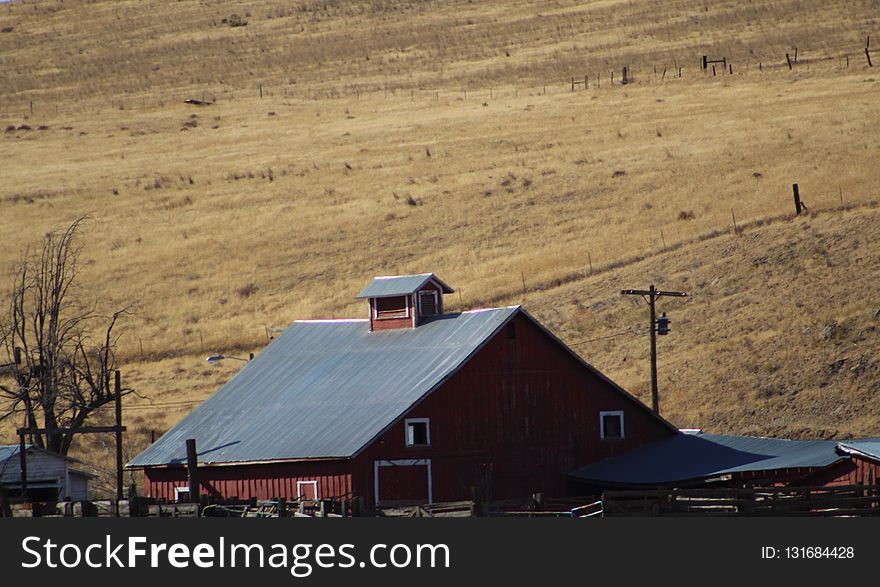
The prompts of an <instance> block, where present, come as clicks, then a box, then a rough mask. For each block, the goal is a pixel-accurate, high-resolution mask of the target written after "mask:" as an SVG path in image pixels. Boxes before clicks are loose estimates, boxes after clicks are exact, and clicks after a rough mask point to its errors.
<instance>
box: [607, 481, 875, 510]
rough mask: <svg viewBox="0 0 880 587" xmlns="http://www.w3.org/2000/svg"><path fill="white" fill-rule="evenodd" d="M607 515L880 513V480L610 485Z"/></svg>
mask: <svg viewBox="0 0 880 587" xmlns="http://www.w3.org/2000/svg"><path fill="white" fill-rule="evenodd" d="M602 506H603V511H604V515H605V516H609V517H611V516H704V517H706V516H780V517H785V516H813V517H835V516H880V485H847V486H839V487H753V488H744V489H738V488H718V489H659V490H639V491H606V492H605V493H604V494H603V495H602Z"/></svg>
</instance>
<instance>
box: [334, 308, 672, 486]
mask: <svg viewBox="0 0 880 587" xmlns="http://www.w3.org/2000/svg"><path fill="white" fill-rule="evenodd" d="M512 323H513V324H514V326H513V327H512V328H513V330H512V331H511V330H508V329H507V328H504V329H502V330H501V331H500V332H499V333H498V334H496V336H495V337H494V338H493V339H492V340H490V341H489V342H488V343H487V344H486V346H485V347H483V349H481V350H480V351H479V352H478V353H477V354H476V355H475V356H474V357H473V358H472V359H471V360H470V361H469V362H468V363H466V364H465V365H464V367H462V369H461V370H460V371H458V372H457V373H456V374H455V375H453V376H452V377H451V378H450V379H449V380H448V381H447V382H446V383H445V384H444V385H443V386H442V387H441V388H440V389H438V390H437V391H435V392H434V393H433V394H431V395H429V396H428V397H427V398H425V399H424V400H423V401H422V402H421V403H420V404H418V405H417V406H416V407H414V408H412V409H411V410H410V411H409V412H408V413H407V414H405V415H404V416H403V417H402V418H401V419H400V420H399V421H398V422H397V423H396V424H394V425H393V426H391V427H390V428H389V429H388V430H387V431H386V432H385V433H384V434H383V435H382V436H381V437H380V438H378V439H377V440H376V441H374V442H373V443H372V444H371V445H370V446H369V447H368V448H367V449H365V450H364V451H363V452H362V453H361V454H359V455H358V456H357V457H356V458H355V459H354V463H353V471H352V472H353V487H352V488H353V491H354V493H355V494H356V495H363V496H365V497H367V501H368V503H373V501H374V500H375V495H374V489H373V467H374V462H375V461H376V460H397V459H421V458H430V459H431V463H432V482H433V485H432V488H433V498H434V501H452V500H459V499H468V498H469V497H470V495H471V493H470V488H471V487H475V488H476V489H477V491H478V492H480V494H481V496H485V497H486V498H489V499H502V498H519V497H525V496H528V495H529V494H530V493H533V492H536V491H543V492H545V493H546V494H548V495H556V496H559V495H563V494H565V493H566V490H567V489H568V485H567V482H566V476H567V474H568V473H570V472H571V471H574V470H575V469H577V468H579V467H581V466H584V465H587V464H589V463H592V462H595V461H598V460H600V459H603V458H606V457H610V456H615V455H619V454H621V453H623V452H625V451H628V450H630V449H632V448H635V447H636V446H639V445H641V444H644V443H646V442H651V441H654V440H658V439H660V438H662V437H664V436H666V435H669V434H673V433H674V432H673V430H672V429H671V428H669V427H667V426H665V425H663V424H662V423H660V422H659V421H658V420H657V419H655V418H654V417H653V416H652V415H651V414H650V413H649V411H648V410H646V409H645V408H644V407H643V406H641V405H637V404H636V402H635V401H633V400H632V399H630V398H628V397H627V396H625V395H624V394H622V393H620V392H619V391H618V390H617V389H615V388H614V387H613V386H611V385H610V384H609V383H607V382H606V381H604V380H603V379H602V378H600V377H599V376H597V375H595V374H594V373H593V372H591V371H590V370H588V369H587V368H585V367H584V366H583V365H582V364H581V363H580V362H579V361H577V360H576V359H575V358H574V357H572V356H571V355H570V354H569V353H568V352H567V351H566V350H565V349H563V348H562V347H560V346H559V345H558V344H556V342H555V341H554V340H553V339H552V338H551V337H550V336H549V335H547V334H546V333H545V332H544V331H542V330H541V329H540V328H539V327H538V326H537V325H535V324H534V323H533V322H532V321H531V320H529V319H528V318H525V317H523V316H522V315H518V316H517V317H516V318H514V320H513V321H512ZM609 410H622V411H623V412H624V432H625V438H624V439H622V440H608V441H603V440H601V439H600V438H599V412H600V411H609ZM405 418H429V419H430V435H431V445H430V446H429V447H410V448H407V447H406V446H405V430H404V420H405ZM380 481H381V478H380ZM383 492H384V489H383V488H382V487H381V484H380V493H383Z"/></svg>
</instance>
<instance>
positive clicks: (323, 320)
mask: <svg viewBox="0 0 880 587" xmlns="http://www.w3.org/2000/svg"><path fill="white" fill-rule="evenodd" d="M297 322H369V320H368V319H367V318H312V319H309V318H300V319H297V320H294V321H293V323H294V324H296V323H297Z"/></svg>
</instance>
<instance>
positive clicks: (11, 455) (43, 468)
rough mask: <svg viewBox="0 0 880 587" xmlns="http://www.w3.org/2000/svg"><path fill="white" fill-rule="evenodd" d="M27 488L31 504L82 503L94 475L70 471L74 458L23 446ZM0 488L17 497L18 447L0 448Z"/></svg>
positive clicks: (1, 446)
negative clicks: (44, 502) (25, 459)
mask: <svg viewBox="0 0 880 587" xmlns="http://www.w3.org/2000/svg"><path fill="white" fill-rule="evenodd" d="M25 451H26V452H25V455H26V457H27V489H28V497H29V499H30V500H32V501H82V500H86V499H88V498H89V480H90V479H93V478H94V475H92V474H90V473H87V472H85V471H81V470H78V469H75V468H73V465H75V464H76V463H77V461H75V460H74V459H71V458H69V457H64V456H61V455H59V454H56V453H53V452H49V451H47V450H43V449H41V448H37V447H36V446H33V445H27V446H26V447H25ZM0 485H2V486H3V488H4V489H5V490H6V492H7V495H9V496H11V497H14V496H16V495H20V494H21V453H20V452H19V445H17V444H10V445H0Z"/></svg>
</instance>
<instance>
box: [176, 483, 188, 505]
mask: <svg viewBox="0 0 880 587" xmlns="http://www.w3.org/2000/svg"><path fill="white" fill-rule="evenodd" d="M181 495H185V496H186V497H185V499H186V501H189V500H190V496H189V485H178V486H177V487H175V488H174V501H180V496H181Z"/></svg>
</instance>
